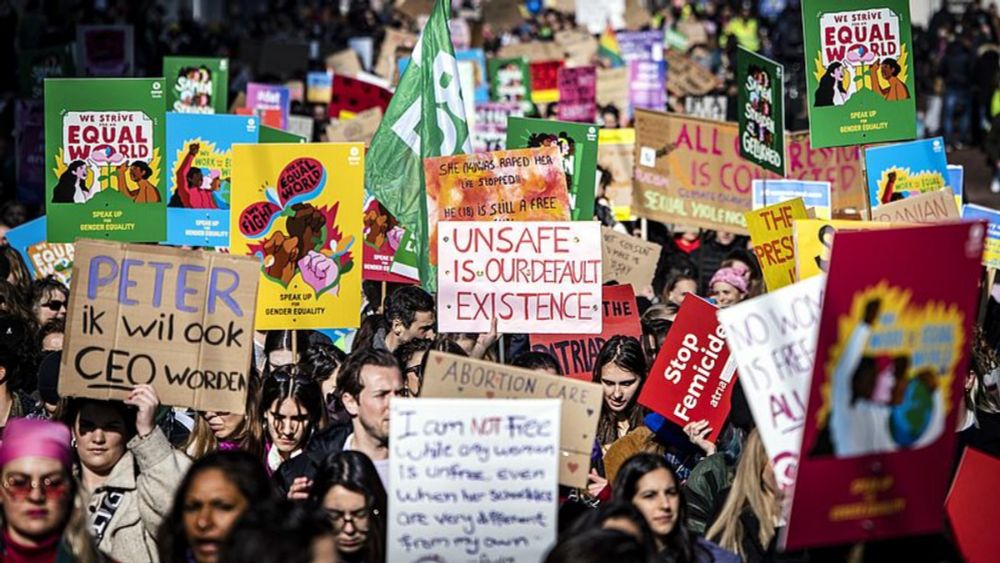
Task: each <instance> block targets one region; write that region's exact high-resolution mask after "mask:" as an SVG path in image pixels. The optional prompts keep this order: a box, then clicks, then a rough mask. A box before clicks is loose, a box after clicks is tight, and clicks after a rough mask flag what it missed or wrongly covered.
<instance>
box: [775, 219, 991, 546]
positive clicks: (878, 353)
mask: <svg viewBox="0 0 1000 563" xmlns="http://www.w3.org/2000/svg"><path fill="white" fill-rule="evenodd" d="M984 233H985V228H984V226H983V224H982V223H980V222H976V223H952V224H947V225H932V226H921V227H912V228H898V229H887V230H881V231H865V232H853V233H851V232H848V233H838V234H837V238H836V244H835V245H834V247H833V253H832V257H831V260H830V271H829V274H828V276H827V285H826V292H825V294H824V297H823V313H822V318H821V320H820V325H819V336H818V340H817V346H816V356H815V363H814V364H813V377H812V385H811V388H810V391H809V401H808V409H807V411H806V422H805V428H804V430H803V437H802V453H801V456H800V458H799V469H798V475H797V477H796V482H795V487H794V492H793V497H792V507H791V513H790V516H789V519H788V526H787V527H786V528H785V538H784V539H785V545H786V547H787V549H799V548H803V547H811V546H818V545H828V544H842V543H850V542H855V541H874V540H879V539H885V538H889V537H895V536H900V535H907V534H923V533H931V532H936V531H938V530H940V529H941V525H942V523H943V519H942V518H941V506H942V505H943V504H944V500H945V489H946V487H947V483H948V478H949V475H950V473H951V468H950V465H949V464H948V463H942V460H947V459H949V458H950V457H951V456H952V454H953V453H954V449H953V446H954V440H955V436H956V434H955V431H954V429H955V426H956V421H957V416H958V414H959V412H960V410H961V409H960V404H961V400H962V395H963V392H962V386H963V383H964V381H965V377H966V375H968V373H969V371H968V363H969V355H970V350H971V349H972V339H973V323H974V322H975V320H976V307H977V301H978V297H979V292H978V291H977V289H976V288H977V285H978V283H979V277H980V270H981V266H980V260H982V249H983V235H984ZM872 249H891V252H872ZM928 256H933V257H934V267H935V269H936V271H939V272H947V273H948V275H947V276H942V275H927V273H926V272H923V271H920V270H919V269H915V268H913V264H917V263H920V262H922V261H926V259H927V257H928Z"/></svg>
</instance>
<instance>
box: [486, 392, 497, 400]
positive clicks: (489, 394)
mask: <svg viewBox="0 0 1000 563" xmlns="http://www.w3.org/2000/svg"><path fill="white" fill-rule="evenodd" d="M495 394H496V393H494V392H493V391H487V392H486V398H487V399H492V398H493V395H495Z"/></svg>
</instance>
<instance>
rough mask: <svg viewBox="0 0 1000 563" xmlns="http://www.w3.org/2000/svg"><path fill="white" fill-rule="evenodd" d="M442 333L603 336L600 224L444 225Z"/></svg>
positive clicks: (440, 242) (440, 232)
mask: <svg viewBox="0 0 1000 563" xmlns="http://www.w3.org/2000/svg"><path fill="white" fill-rule="evenodd" d="M438 227H439V228H438V237H437V248H438V259H439V267H438V302H437V306H438V314H437V320H438V326H439V327H440V330H441V331H442V332H487V331H489V330H490V321H492V320H493V319H494V318H495V319H496V320H497V330H498V331H499V332H506V333H511V332H517V333H536V334H565V333H576V334H598V333H600V332H601V311H600V309H601V254H600V252H601V231H600V225H599V224H598V223H596V222H593V221H564V222H551V221H537V222H522V221H486V222H482V221H445V222H442V223H439V224H438Z"/></svg>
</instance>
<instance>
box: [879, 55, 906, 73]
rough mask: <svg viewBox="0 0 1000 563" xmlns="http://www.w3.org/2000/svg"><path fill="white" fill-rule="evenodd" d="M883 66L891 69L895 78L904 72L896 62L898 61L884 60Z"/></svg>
mask: <svg viewBox="0 0 1000 563" xmlns="http://www.w3.org/2000/svg"><path fill="white" fill-rule="evenodd" d="M882 65H883V66H887V67H889V68H891V69H892V75H893V76H897V75H898V74H899V71H901V70H903V69H902V68H901V67H900V66H899V63H898V62H896V59H892V58H890V59H882Z"/></svg>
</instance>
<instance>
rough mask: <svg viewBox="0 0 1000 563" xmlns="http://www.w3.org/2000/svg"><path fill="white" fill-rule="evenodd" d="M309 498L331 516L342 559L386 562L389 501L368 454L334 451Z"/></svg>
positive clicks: (345, 560) (323, 467) (324, 465)
mask: <svg viewBox="0 0 1000 563" xmlns="http://www.w3.org/2000/svg"><path fill="white" fill-rule="evenodd" d="M310 499H311V501H312V502H313V503H315V504H317V505H319V506H320V507H322V508H323V510H325V511H326V513H327V515H328V516H329V517H330V522H331V523H332V524H333V530H334V532H335V533H336V534H337V538H336V541H337V552H338V554H339V555H340V560H341V561H344V562H347V563H352V562H358V563H384V562H385V541H386V522H387V520H386V519H387V517H388V511H387V510H388V509H387V503H388V500H387V498H386V492H385V487H383V486H382V480H381V479H380V478H379V475H378V472H377V471H376V470H375V465H374V464H372V462H371V460H370V459H368V456H366V455H364V454H362V453H361V452H354V451H345V452H340V453H335V454H332V455H331V456H330V457H328V458H327V459H326V460H324V462H323V465H322V466H321V467H320V468H319V471H318V472H317V474H316V481H315V483H314V484H313V487H312V491H311V492H310Z"/></svg>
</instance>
